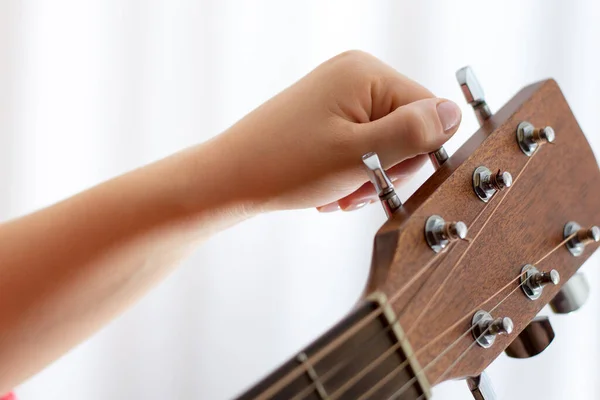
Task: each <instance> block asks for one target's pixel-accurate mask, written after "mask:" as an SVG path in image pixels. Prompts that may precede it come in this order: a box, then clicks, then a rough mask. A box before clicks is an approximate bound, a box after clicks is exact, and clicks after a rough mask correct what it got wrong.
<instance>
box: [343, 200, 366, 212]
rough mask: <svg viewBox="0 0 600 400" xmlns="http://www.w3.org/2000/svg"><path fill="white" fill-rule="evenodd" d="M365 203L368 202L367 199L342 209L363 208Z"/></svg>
mask: <svg viewBox="0 0 600 400" xmlns="http://www.w3.org/2000/svg"><path fill="white" fill-rule="evenodd" d="M367 204H369V201H368V200H367V201H361V202H360V203H356V204H350V205H349V206H348V207H346V208H344V211H354V210H358V209H359V208H363V207H364V206H366V205H367Z"/></svg>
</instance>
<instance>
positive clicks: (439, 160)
mask: <svg viewBox="0 0 600 400" xmlns="http://www.w3.org/2000/svg"><path fill="white" fill-rule="evenodd" d="M429 159H430V160H431V163H432V164H433V169H435V170H436V171H437V170H438V169H439V168H440V167H441V166H442V164H444V163H445V162H446V160H448V153H447V152H446V149H444V147H443V146H442V147H440V148H439V149H437V150H436V151H434V152H433V153H429Z"/></svg>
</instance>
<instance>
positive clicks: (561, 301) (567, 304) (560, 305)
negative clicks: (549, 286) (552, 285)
mask: <svg viewBox="0 0 600 400" xmlns="http://www.w3.org/2000/svg"><path fill="white" fill-rule="evenodd" d="M589 294H590V286H589V284H588V282H587V279H586V278H585V276H584V275H583V274H575V275H573V276H572V277H571V279H569V280H568V281H567V282H566V283H565V284H564V285H563V286H562V287H561V288H560V290H559V291H558V293H557V294H556V296H554V298H553V299H552V300H551V301H550V307H552V310H553V311H554V312H555V313H557V314H568V313H570V312H573V311H576V310H578V309H580V308H581V306H583V305H584V304H585V302H586V301H587V299H588V297H589Z"/></svg>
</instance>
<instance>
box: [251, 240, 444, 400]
mask: <svg viewBox="0 0 600 400" xmlns="http://www.w3.org/2000/svg"><path fill="white" fill-rule="evenodd" d="M442 254H446V253H445V252H440V253H437V254H435V255H434V256H433V257H432V259H431V260H429V261H428V262H427V264H425V266H424V267H423V268H422V269H421V270H420V271H419V272H417V273H416V274H415V275H414V276H413V277H412V278H411V279H410V280H409V281H408V283H407V284H406V285H405V286H404V287H403V288H402V289H400V290H399V291H398V292H396V294H395V295H394V297H393V298H392V299H393V300H392V301H396V300H397V299H398V298H400V296H401V295H402V294H403V293H404V292H405V291H406V290H407V289H408V288H409V287H410V286H411V285H412V284H413V283H414V282H415V281H417V280H418V279H419V278H420V277H421V276H422V275H423V274H424V273H425V272H426V271H427V269H428V268H429V267H430V266H431V265H432V264H433V263H434V261H436V259H437V258H438V257H439V256H441V255H442ZM382 313H383V308H382V307H378V308H377V309H375V310H373V311H371V312H370V313H369V314H368V315H366V316H364V317H363V318H362V319H361V320H360V321H358V323H356V325H354V326H353V327H352V328H350V329H348V330H347V331H346V332H344V333H343V334H342V335H340V336H338V337H337V338H336V339H334V340H333V341H332V342H330V343H329V344H327V345H326V346H324V347H323V348H322V349H321V350H319V351H317V352H316V353H315V354H313V355H312V356H310V357H308V358H307V359H306V361H305V362H304V363H302V364H300V365H299V366H297V367H295V368H294V369H293V370H292V371H290V372H289V373H287V374H286V375H285V376H283V377H282V378H280V379H279V380H278V381H277V382H275V383H274V384H273V385H271V386H270V387H269V388H267V389H266V390H265V391H263V392H262V393H261V394H260V395H259V396H258V397H257V400H268V399H270V398H271V397H272V396H273V395H275V394H276V393H277V392H279V391H280V390H281V389H283V388H284V387H285V386H286V385H287V384H289V383H290V382H291V381H293V380H294V379H296V378H298V377H299V376H301V375H302V374H304V373H306V372H307V371H308V366H307V365H308V364H310V365H315V364H316V363H318V362H319V361H321V360H322V359H323V358H325V357H326V356H327V355H329V354H330V353H331V352H332V351H333V350H335V349H336V348H338V347H339V346H341V345H342V344H343V343H345V342H346V341H347V340H348V339H349V338H350V337H352V336H353V335H354V334H355V333H356V332H358V331H360V330H361V329H362V328H364V327H365V326H366V325H367V324H368V323H369V322H371V321H373V320H374V319H375V318H377V317H378V316H379V315H381V314H382Z"/></svg>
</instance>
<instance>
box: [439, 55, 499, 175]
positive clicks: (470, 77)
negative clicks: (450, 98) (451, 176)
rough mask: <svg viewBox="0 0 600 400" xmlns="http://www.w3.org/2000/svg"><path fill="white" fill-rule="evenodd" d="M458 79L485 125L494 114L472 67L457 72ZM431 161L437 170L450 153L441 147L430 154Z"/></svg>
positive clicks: (479, 118)
mask: <svg viewBox="0 0 600 400" xmlns="http://www.w3.org/2000/svg"><path fill="white" fill-rule="evenodd" d="M456 79H457V80H458V84H459V85H460V88H461V90H462V92H463V94H464V96H465V99H466V100H467V103H469V104H470V105H471V106H472V107H473V110H474V111H475V115H476V116H477V120H478V121H479V125H483V122H484V121H485V120H486V119H488V118H489V117H491V116H492V112H491V111H490V108H489V107H488V105H487V103H486V102H485V98H484V95H483V88H482V87H481V85H480V84H479V81H478V80H477V77H476V76H475V73H474V72H473V70H472V69H471V67H469V66H466V67H463V68H461V69H459V70H458V71H456ZM429 159H430V160H431V163H432V164H433V168H434V169H436V170H437V169H438V168H440V167H441V166H442V164H444V163H445V162H446V160H448V153H447V152H446V149H444V148H443V147H440V148H439V149H437V150H436V151H434V152H433V153H429Z"/></svg>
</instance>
